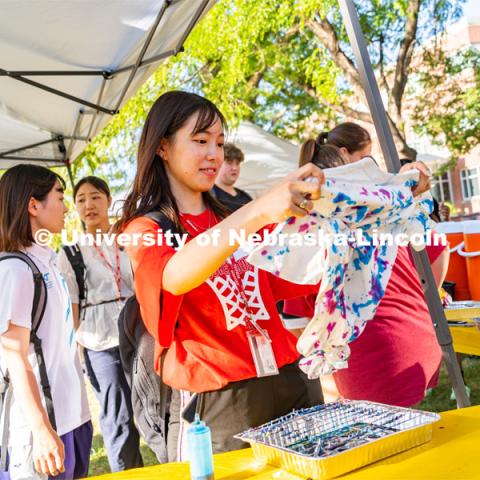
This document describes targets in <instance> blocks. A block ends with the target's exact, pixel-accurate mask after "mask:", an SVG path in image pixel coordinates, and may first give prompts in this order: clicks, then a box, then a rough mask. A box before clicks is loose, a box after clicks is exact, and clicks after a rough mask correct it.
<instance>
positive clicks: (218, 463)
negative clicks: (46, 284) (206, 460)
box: [94, 406, 480, 480]
mask: <svg viewBox="0 0 480 480" xmlns="http://www.w3.org/2000/svg"><path fill="white" fill-rule="evenodd" d="M441 417H442V418H441V420H440V421H439V422H437V423H435V424H434V426H433V439H432V441H431V442H429V443H427V444H425V445H422V446H420V447H417V448H413V449H411V450H408V451H406V452H404V453H400V454H398V455H394V456H393V457H390V458H387V459H385V460H382V461H380V462H377V463H375V464H372V465H369V466H367V467H364V468H362V469H360V470H357V471H355V472H353V473H350V474H348V475H344V476H342V477H338V478H342V479H346V480H377V479H378V480H416V479H419V480H460V479H461V480H468V479H479V480H480V406H478V407H470V408H464V409H461V410H452V411H449V412H445V413H442V415H441ZM214 461H215V479H216V480H241V479H247V478H248V479H254V480H260V479H262V480H266V479H274V480H299V478H300V477H297V476H295V475H291V474H289V473H287V472H285V471H282V470H279V469H277V468H275V467H271V466H269V465H266V466H265V465H261V464H258V462H257V461H256V460H255V459H254V457H253V455H252V451H251V450H250V449H245V450H237V451H235V452H229V453H223V454H220V455H215V458H214ZM94 478H98V479H102V480H108V479H111V480H127V479H129V480H158V479H168V480H180V479H182V480H188V478H190V477H189V469H188V464H185V463H170V464H165V465H158V466H155V467H146V468H142V469H137V470H129V471H127V472H121V473H116V474H109V475H103V476H101V477H94Z"/></svg>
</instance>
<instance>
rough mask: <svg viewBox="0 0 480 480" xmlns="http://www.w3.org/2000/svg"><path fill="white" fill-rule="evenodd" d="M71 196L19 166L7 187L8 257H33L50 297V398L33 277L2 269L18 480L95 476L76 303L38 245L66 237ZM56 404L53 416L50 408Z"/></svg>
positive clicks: (1, 199)
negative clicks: (52, 236) (46, 238)
mask: <svg viewBox="0 0 480 480" xmlns="http://www.w3.org/2000/svg"><path fill="white" fill-rule="evenodd" d="M63 189H64V182H63V179H61V177H59V176H58V175H56V174H55V173H53V172H51V171H50V170H48V169H46V168H44V167H40V166H36V165H17V166H16V167H13V168H11V169H9V170H8V171H7V172H6V173H5V174H4V175H3V176H2V178H1V179H0V252H3V253H5V252H9V253H13V252H22V253H23V254H25V255H26V256H27V257H28V258H29V261H32V262H33V264H34V265H36V267H37V268H38V270H39V272H40V274H41V281H42V282H43V284H44V286H45V290H46V297H47V299H46V306H45V310H44V315H43V317H42V320H41V322H40V324H39V327H38V330H37V336H38V338H39V339H40V341H41V346H42V348H41V350H42V353H43V365H45V370H44V371H46V376H47V377H48V383H49V385H50V395H49V393H48V391H46V390H45V389H44V388H42V386H41V385H42V382H41V380H40V371H41V370H43V369H40V368H39V363H38V358H39V357H38V355H36V354H35V352H34V348H33V344H32V343H31V340H30V334H31V330H32V312H33V311H34V309H33V305H34V292H35V291H36V290H35V287H34V277H33V270H31V269H30V267H29V266H28V264H27V263H25V262H24V261H22V260H20V259H18V258H6V259H4V260H3V261H0V285H1V289H0V362H1V372H2V381H4V380H3V378H5V377H7V378H9V379H10V381H11V387H12V390H13V398H12V403H11V405H10V407H9V409H7V408H5V407H4V411H3V415H2V431H3V427H5V426H6V425H8V428H6V429H5V430H6V432H7V435H8V447H7V450H8V457H9V461H8V468H7V470H8V472H7V473H2V474H1V475H3V477H6V476H7V475H9V477H10V479H11V480H17V479H22V480H25V479H46V478H47V476H55V478H59V479H73V478H82V477H85V476H87V474H88V466H89V457H90V448H91V444H92V424H91V422H90V412H89V408H88V401H87V395H86V391H85V384H84V380H83V375H82V371H81V366H80V360H79V357H78V352H77V345H76V342H75V340H74V337H73V315H72V306H71V302H70V297H69V295H68V289H67V286H66V284H65V280H64V279H63V277H62V276H61V274H60V273H59V271H58V270H57V268H56V266H55V258H56V255H55V253H54V252H53V251H52V250H51V249H50V248H48V247H46V246H41V245H39V244H37V243H36V242H35V239H37V238H40V237H38V234H39V232H40V233H42V231H46V232H47V234H48V232H50V233H59V232H60V231H61V230H62V228H63V225H64V215H65V213H66V211H67V209H66V207H65V204H64V202H63ZM40 358H41V357H40ZM50 399H51V401H52V403H53V412H52V409H48V408H47V406H48V405H50ZM47 410H48V412H47ZM7 415H8V418H6V416H7ZM6 420H7V421H6Z"/></svg>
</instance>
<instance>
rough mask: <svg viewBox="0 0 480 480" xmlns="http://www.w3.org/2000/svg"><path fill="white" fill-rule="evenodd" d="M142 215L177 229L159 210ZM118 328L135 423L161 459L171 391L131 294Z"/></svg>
mask: <svg viewBox="0 0 480 480" xmlns="http://www.w3.org/2000/svg"><path fill="white" fill-rule="evenodd" d="M145 216H146V217H149V218H151V219H152V220H154V221H155V222H156V223H157V224H158V225H159V227H160V228H161V229H162V230H163V231H167V230H170V231H172V232H174V233H177V232H176V231H175V227H174V225H173V224H172V222H170V220H168V219H167V218H166V217H165V216H164V215H163V214H161V213H160V212H150V213H148V214H146V215H145ZM158 301H160V299H158ZM118 331H119V348H120V359H121V362H122V367H123V371H124V372H125V377H126V378H127V382H128V384H129V386H130V389H131V392H132V408H133V416H134V419H135V423H136V425H137V428H138V430H139V432H140V435H141V436H142V437H143V439H144V440H145V442H146V443H147V445H148V446H149V447H150V448H151V449H152V450H153V452H154V453H155V455H156V456H157V459H158V461H159V462H160V463H165V462H167V442H166V439H167V428H168V411H169V405H170V398H171V392H172V391H171V388H170V387H169V386H168V385H165V384H164V383H163V382H162V380H161V378H160V376H159V375H158V374H157V373H155V370H154V350H155V340H154V338H153V337H152V336H151V335H150V333H149V332H148V331H147V329H146V328H145V325H144V323H143V320H142V317H141V315H140V306H139V304H138V302H137V299H136V297H135V295H134V296H132V297H130V298H129V299H128V300H127V302H126V303H125V305H124V307H123V309H122V311H121V312H120V316H119V317H118Z"/></svg>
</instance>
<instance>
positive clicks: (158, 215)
mask: <svg viewBox="0 0 480 480" xmlns="http://www.w3.org/2000/svg"><path fill="white" fill-rule="evenodd" d="M144 216H145V217H148V218H150V219H151V220H153V221H154V222H156V223H157V224H158V226H159V227H160V228H161V229H162V230H163V231H167V230H169V231H171V232H173V233H181V232H179V231H178V228H176V227H175V224H174V223H173V222H172V221H171V220H170V219H169V218H168V217H167V216H166V215H164V214H163V213H162V212H160V211H153V212H148V213H146V214H145V215H144ZM172 242H173V244H174V246H175V247H177V246H178V243H177V240H176V238H175V237H173V239H172Z"/></svg>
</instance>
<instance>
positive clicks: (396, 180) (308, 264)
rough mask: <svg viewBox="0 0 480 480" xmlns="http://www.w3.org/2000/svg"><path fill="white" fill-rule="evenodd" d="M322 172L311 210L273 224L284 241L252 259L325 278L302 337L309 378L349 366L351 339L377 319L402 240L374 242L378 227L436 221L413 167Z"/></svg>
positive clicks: (305, 277)
mask: <svg viewBox="0 0 480 480" xmlns="http://www.w3.org/2000/svg"><path fill="white" fill-rule="evenodd" d="M324 172H325V177H326V183H325V185H324V186H322V194H321V198H320V199H319V200H317V201H315V202H314V209H313V211H312V212H310V214H309V215H307V216H306V217H304V218H291V219H289V220H287V221H286V222H284V223H282V224H280V225H278V227H277V229H276V230H275V232H276V233H281V234H282V235H283V237H284V240H285V242H284V244H283V245H267V246H258V247H257V248H255V249H254V250H253V252H252V253H251V254H250V256H249V259H248V260H249V261H250V262H251V263H252V264H254V265H255V266H257V267H259V268H262V269H264V270H267V271H269V272H272V273H273V274H275V275H277V276H280V277H281V278H284V279H286V280H289V281H292V282H295V283H300V284H312V283H317V282H321V284H320V290H319V293H318V297H317V300H316V304H315V314H314V316H313V318H312V320H311V321H310V323H309V324H308V326H307V328H306V329H305V331H304V332H303V334H302V336H301V337H300V339H299V341H298V344H297V348H298V350H299V352H300V353H301V354H302V355H303V357H304V358H302V359H301V361H300V366H301V368H302V369H303V370H304V371H305V372H306V373H307V374H308V376H309V377H310V378H318V377H319V376H320V375H326V374H330V373H332V372H334V371H336V370H339V369H342V368H346V367H347V360H348V358H349V356H350V348H349V346H348V344H349V342H352V341H353V340H355V339H356V338H357V337H358V336H359V335H360V334H361V333H362V331H363V330H364V328H365V325H366V322H367V321H369V320H371V319H373V317H374V316H375V312H376V309H377V307H378V305H379V303H380V301H381V299H382V298H383V295H384V293H385V289H386V286H387V283H388V280H389V278H390V274H391V271H392V267H393V264H394V262H395V258H396V255H397V245H395V244H393V245H391V244H388V243H387V244H383V245H378V244H377V245H375V244H372V242H371V240H372V238H373V235H374V234H377V235H381V234H391V235H397V234H402V235H408V236H410V235H414V234H415V235H416V237H417V238H419V239H420V238H422V239H423V238H424V237H425V234H426V232H427V229H428V228H431V227H432V226H433V225H434V223H433V222H432V221H431V220H430V219H429V214H430V213H431V211H432V208H433V202H432V198H431V195H430V193H424V194H422V195H420V196H418V197H415V198H414V197H413V195H412V192H411V187H412V185H414V184H415V183H416V182H417V180H418V171H416V170H412V171H409V172H407V173H404V174H398V175H392V174H389V173H385V172H383V171H382V170H380V169H379V168H378V167H377V166H376V165H375V163H374V162H373V161H372V160H371V159H364V160H361V161H360V162H357V163H353V164H349V165H344V166H341V167H337V168H332V169H326V170H325V171H324ZM319 232H321V233H322V235H323V237H324V238H325V239H326V238H327V237H328V238H330V240H331V241H330V242H327V241H326V242H324V243H323V244H321V243H320V244H319V243H318V242H315V243H316V244H315V243H314V242H311V243H312V244H311V245H310V244H308V242H303V244H302V245H299V242H298V238H295V237H298V234H301V235H302V236H303V237H304V238H306V236H307V235H310V236H312V238H315V239H318V235H319ZM356 232H357V233H356ZM358 232H361V233H362V236H363V239H362V240H361V241H359V238H358V237H356V236H355V235H358ZM335 235H336V236H335ZM405 238H406V237H405ZM347 239H348V240H347ZM421 248H423V246H420V247H418V249H421Z"/></svg>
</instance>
